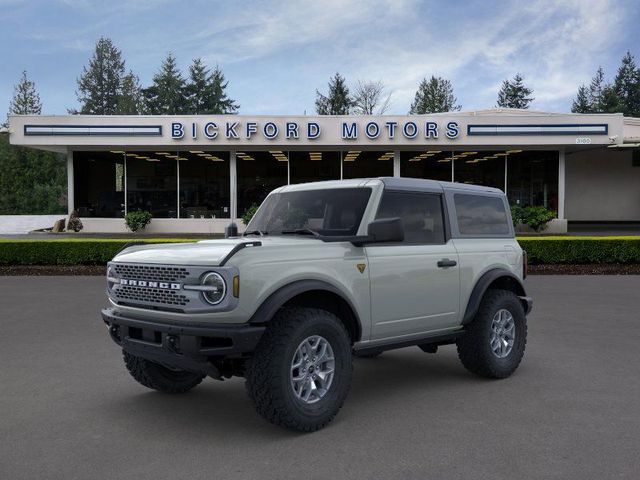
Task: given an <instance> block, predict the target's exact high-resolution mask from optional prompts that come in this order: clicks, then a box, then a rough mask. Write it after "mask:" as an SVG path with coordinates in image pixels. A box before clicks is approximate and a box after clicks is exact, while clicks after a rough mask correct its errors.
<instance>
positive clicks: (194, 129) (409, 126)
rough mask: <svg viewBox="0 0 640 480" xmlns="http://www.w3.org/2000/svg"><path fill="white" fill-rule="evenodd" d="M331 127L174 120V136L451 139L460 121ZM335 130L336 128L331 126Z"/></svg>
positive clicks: (348, 124)
mask: <svg viewBox="0 0 640 480" xmlns="http://www.w3.org/2000/svg"><path fill="white" fill-rule="evenodd" d="M332 127H335V128H336V129H337V130H338V131H331V132H324V131H323V128H322V126H321V125H320V123H318V122H312V121H309V122H294V121H283V122H277V121H273V120H268V121H265V122H262V123H261V122H257V121H245V122H242V121H226V122H214V121H209V122H188V123H187V122H172V123H171V132H170V134H171V138H173V139H174V140H181V139H192V140H197V139H199V138H206V139H208V140H216V139H220V138H224V139H227V140H234V139H236V140H240V139H243V140H257V141H260V140H261V139H266V140H298V139H301V138H304V139H306V140H316V139H319V138H321V137H322V136H323V135H327V134H329V135H330V136H331V137H332V138H338V139H341V140H358V139H360V138H362V137H365V138H368V139H369V140H377V139H385V140H394V139H396V138H397V137H403V138H405V139H407V140H412V139H416V138H424V139H433V140H435V139H438V138H441V137H445V138H447V139H450V140H454V139H456V138H458V136H459V135H460V125H459V124H458V122H454V121H449V122H445V123H444V124H442V125H441V124H439V123H438V122H434V121H414V120H407V121H403V122H398V121H391V120H389V121H385V120H381V121H374V120H371V121H368V122H364V123H359V122H356V121H342V122H337V123H335V124H334V125H332ZM332 130H333V129H332Z"/></svg>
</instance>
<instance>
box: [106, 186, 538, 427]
mask: <svg viewBox="0 0 640 480" xmlns="http://www.w3.org/2000/svg"><path fill="white" fill-rule="evenodd" d="M525 275H526V255H525V254H524V252H523V251H522V249H521V248H520V246H519V245H518V243H517V241H516V240H515V238H514V230H513V225H512V221H511V216H510V214H509V205H508V203H507V199H506V197H505V195H504V194H503V193H502V192H501V191H500V190H497V189H494V188H488V187H480V186H471V185H463V184H455V183H446V182H438V181H431V180H418V179H411V178H379V179H359V180H343V181H329V182H318V183H308V184H299V185H289V186H285V187H281V188H278V189H276V190H274V191H273V192H271V193H270V194H269V195H268V196H267V198H266V199H265V200H264V202H263V203H262V205H261V206H260V208H259V209H258V211H257V212H256V214H255V216H254V217H253V219H252V220H251V222H250V223H249V225H247V227H246V230H245V231H244V233H243V235H242V236H237V237H233V238H225V239H219V240H204V241H199V242H195V243H176V244H164V245H137V246H131V247H128V248H126V249H124V250H122V251H121V252H119V253H118V254H117V255H116V256H115V257H114V258H113V260H112V261H111V262H110V263H109V264H108V273H107V294H108V297H109V302H110V306H109V308H106V309H104V310H103V311H102V317H103V319H104V322H105V323H106V325H107V327H108V331H109V334H110V335H111V338H112V339H113V340H114V341H115V342H116V343H117V344H118V345H119V346H120V347H121V348H122V350H123V354H124V362H125V365H126V367H127V369H128V371H129V372H130V373H131V375H132V376H133V378H134V379H135V380H137V381H138V382H139V383H140V384H142V385H144V386H145V387H148V388H151V389H155V390H158V391H161V392H166V393H184V392H187V391H189V390H191V389H192V388H194V387H195V386H197V385H198V384H199V383H200V382H201V381H202V380H203V379H204V378H205V377H211V378H214V379H218V380H223V379H224V378H230V377H232V376H240V377H244V378H245V379H246V382H245V383H246V387H247V392H248V395H249V397H250V398H251V400H252V402H253V404H254V405H255V407H256V409H257V411H258V412H259V413H260V414H261V415H262V416H263V417H264V418H266V419H267V420H269V421H270V422H272V423H275V424H278V425H281V426H284V427H287V428H290V429H294V430H300V431H314V430H317V429H319V428H322V427H324V426H325V425H327V424H328V423H329V422H330V421H331V420H332V419H333V418H334V417H335V415H336V414H337V413H338V411H339V409H340V408H341V406H342V405H343V403H344V401H345V398H346V397H347V392H348V390H349V385H350V383H351V374H352V357H353V356H356V357H375V356H377V355H379V354H380V353H382V352H383V351H385V350H389V349H394V348H400V347H408V346H418V347H419V348H421V349H422V350H423V351H425V352H431V353H433V352H436V350H437V349H438V347H439V346H441V345H447V344H455V345H456V347H457V350H458V356H459V358H460V360H461V362H462V364H463V365H464V367H466V369H467V370H469V371H471V372H473V373H475V374H478V375H481V376H484V377H489V378H504V377H507V376H509V375H511V374H512V373H513V372H514V371H515V370H516V368H517V367H518V365H519V364H520V361H521V359H522V357H523V354H524V350H525V344H526V336H527V324H526V315H527V314H528V313H529V311H530V310H531V305H532V301H531V299H530V298H529V297H527V296H526V294H525V290H524V286H523V278H524V276H525Z"/></svg>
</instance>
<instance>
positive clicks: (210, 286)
mask: <svg viewBox="0 0 640 480" xmlns="http://www.w3.org/2000/svg"><path fill="white" fill-rule="evenodd" d="M202 286H203V287H207V289H206V290H203V292H202V296H203V297H204V299H205V300H206V301H207V302H209V303H210V304H211V305H217V304H218V303H220V302H221V301H222V299H223V298H224V295H225V293H226V292H227V285H226V284H225V283H224V278H222V276H221V275H220V274H219V273H216V272H209V273H207V274H206V275H205V276H204V277H202Z"/></svg>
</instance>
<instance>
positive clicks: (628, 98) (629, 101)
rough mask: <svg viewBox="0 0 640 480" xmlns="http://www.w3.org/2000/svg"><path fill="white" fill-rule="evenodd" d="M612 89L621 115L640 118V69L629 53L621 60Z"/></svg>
mask: <svg viewBox="0 0 640 480" xmlns="http://www.w3.org/2000/svg"><path fill="white" fill-rule="evenodd" d="M613 88H614V90H615V93H616V96H617V98H618V100H619V103H620V106H621V107H622V108H621V111H622V113H624V114H625V115H627V116H630V117H638V116H640V69H639V68H638V67H637V66H636V62H635V59H634V58H633V55H631V52H627V54H626V55H625V56H624V57H623V58H622V63H621V65H620V67H619V68H618V74H617V75H616V78H615V80H614V81H613Z"/></svg>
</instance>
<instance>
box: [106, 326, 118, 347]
mask: <svg viewBox="0 0 640 480" xmlns="http://www.w3.org/2000/svg"><path fill="white" fill-rule="evenodd" d="M107 329H108V330H109V335H111V338H112V339H113V340H114V341H115V342H116V343H118V344H119V343H120V342H122V336H121V335H120V327H119V326H118V325H109V324H107Z"/></svg>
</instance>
